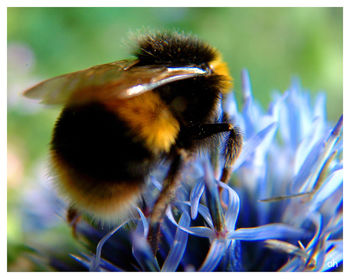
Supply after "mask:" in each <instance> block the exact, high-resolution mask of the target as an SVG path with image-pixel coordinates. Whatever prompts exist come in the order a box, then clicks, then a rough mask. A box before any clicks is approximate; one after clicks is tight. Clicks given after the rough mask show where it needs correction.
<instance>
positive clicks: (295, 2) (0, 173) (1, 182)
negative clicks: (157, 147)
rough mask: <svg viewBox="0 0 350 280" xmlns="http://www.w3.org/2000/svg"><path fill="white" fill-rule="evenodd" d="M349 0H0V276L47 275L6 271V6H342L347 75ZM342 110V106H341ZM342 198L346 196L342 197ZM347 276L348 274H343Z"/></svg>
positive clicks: (325, 276) (346, 86)
mask: <svg viewBox="0 0 350 280" xmlns="http://www.w3.org/2000/svg"><path fill="white" fill-rule="evenodd" d="M349 3H350V1H348V0H343V1H341V0H333V1H329V0H308V1H307V0H283V1H282V0H280V1H278V0H269V1H262V0H260V1H259V0H245V1H241V0H236V1H223V0H217V1H205V0H196V1H188V0H177V1H176V0H174V1H140V0H139V1H137V0H128V1H113V0H109V1H108V0H101V1H91V0H85V1H83V0H81V1H80V0H75V1H74V0H61V1H44V0H36V1H33V0H12V1H10V0H1V1H0V8H1V9H0V24H1V29H0V34H1V37H0V40H1V41H0V46H1V52H0V53H1V58H0V61H1V62H2V63H1V64H0V67H1V70H0V73H1V75H0V85H1V95H0V98H1V100H0V133H1V137H0V199H1V202H0V233H1V235H0V272H1V274H0V275H1V278H2V279H4V278H5V277H6V278H10V279H12V278H16V279H17V278H20V279H23V278H27V277H35V279H38V278H47V276H48V275H47V274H46V273H6V271H7V250H6V247H7V235H6V226H5V225H6V224H7V209H6V206H7V191H6V186H7V182H6V164H7V163H6V162H7V161H6V159H7V155H6V147H7V114H6V112H7V111H6V110H7V105H6V104H7V98H6V96H7V93H6V92H7V91H6V84H7V74H6V73H7V64H6V63H5V62H6V57H7V50H6V45H7V11H6V8H7V7H132V6H137V7H251V6H254V7H344V10H343V11H344V15H343V19H344V47H343V52H344V58H343V62H344V71H343V77H349V76H348V75H349V74H348V72H349V71H348V65H349V64H348V58H349V56H348V53H347V51H348V50H349V47H350V45H349V36H348V35H349V16H350V13H349V12H348V8H349ZM343 80H344V84H343V93H344V94H343V96H344V109H346V108H348V106H347V105H348V104H349V96H348V95H349V94H350V93H349V92H348V89H349V82H348V81H349V79H343ZM344 111H345V110H344ZM344 123H345V124H347V115H346V114H345V116H344ZM348 136H349V133H348V131H347V129H344V144H345V143H347V141H346V139H350V137H348ZM347 159H348V153H347V149H346V147H345V150H344V166H345V167H347V166H348V165H347ZM347 177H348V176H347V172H344V197H347V196H348V190H347V188H348V187H349V186H347V182H348V179H347ZM345 201H346V199H345ZM344 212H345V214H344V236H346V237H348V236H349V235H348V234H347V233H348V232H349V230H348V223H347V222H346V219H345V218H348V217H349V215H348V207H347V204H346V202H345V203H344ZM348 243H349V242H347V239H346V238H345V241H344V259H345V261H347V260H348V258H347V256H348V254H347V252H348V249H349V246H345V245H347V244H348ZM344 271H345V272H348V269H347V266H346V265H344ZM346 274H347V273H341V274H339V273H336V274H328V273H308V274H304V273H298V274H297V275H296V274H295V273H283V274H280V273H264V274H261V273H259V275H258V274H256V273H254V274H253V273H244V274H241V273H240V274H239V275H237V274H231V273H229V274H227V273H220V275H217V277H225V278H226V277H242V276H246V277H252V278H253V277H254V278H255V277H256V276H258V277H259V278H260V277H262V278H264V279H270V278H278V279H280V278H281V277H282V278H283V279H293V280H294V279H295V277H296V276H297V277H301V278H304V277H305V278H306V277H308V278H309V277H315V278H317V279H328V278H329V277H335V278H337V279H338V278H339V279H344V278H345V277H346V276H345V275H346ZM64 275H65V277H74V276H77V274H76V273H74V274H71V273H68V274H64ZM206 275H208V276H209V277H216V275H214V274H206ZM140 276H141V274H140V273H137V274H136V273H120V274H118V275H115V274H113V273H110V274H99V276H98V277H103V278H112V277H113V279H115V277H140ZM202 276H203V275H199V274H198V273H197V274H196V275H193V274H190V273H182V274H181V277H202ZM50 277H54V278H55V277H57V278H58V277H61V275H59V274H50ZM83 277H86V278H90V279H91V278H93V277H96V275H95V274H93V273H92V274H85V275H84V276H83ZM141 277H142V278H144V277H146V278H147V277H150V278H152V279H156V278H160V277H161V278H164V274H161V273H147V274H142V276H141ZM166 277H167V278H168V277H170V278H173V277H178V274H174V273H173V274H171V273H168V274H166ZM347 278H348V276H347Z"/></svg>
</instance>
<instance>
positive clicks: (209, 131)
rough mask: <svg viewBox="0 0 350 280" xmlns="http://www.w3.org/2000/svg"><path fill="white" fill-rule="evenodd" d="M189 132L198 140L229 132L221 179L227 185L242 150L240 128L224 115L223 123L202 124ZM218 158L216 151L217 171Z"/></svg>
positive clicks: (214, 161)
mask: <svg viewBox="0 0 350 280" xmlns="http://www.w3.org/2000/svg"><path fill="white" fill-rule="evenodd" d="M225 121H227V122H225ZM189 130H190V131H189V132H187V133H191V135H193V137H192V139H196V140H203V139H205V138H208V137H211V136H212V135H215V134H218V133H223V132H229V135H228V137H227V138H226V142H225V150H224V159H225V164H224V168H223V170H222V173H221V177H220V181H221V182H224V183H226V184H227V183H228V181H229V180H230V177H231V173H232V169H233V163H234V162H235V160H236V159H237V157H238V156H239V154H240V152H241V149H242V143H243V137H242V134H241V132H240V130H239V128H238V127H235V126H234V125H233V124H231V123H230V122H229V118H228V116H227V115H224V122H223V123H213V124H202V125H199V126H195V127H192V128H190V129H189ZM217 156H218V154H217V153H216V151H213V153H212V157H213V158H212V161H213V164H214V169H216V168H215V167H216V165H217V159H216V158H217ZM219 194H220V196H221V195H222V188H219ZM221 203H222V206H223V207H226V205H225V204H224V202H223V201H222V200H221Z"/></svg>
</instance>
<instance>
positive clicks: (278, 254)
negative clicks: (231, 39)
mask: <svg viewBox="0 0 350 280" xmlns="http://www.w3.org/2000/svg"><path fill="white" fill-rule="evenodd" d="M242 87H243V88H242V90H243V106H242V110H241V112H239V111H238V106H237V103H236V101H235V100H234V98H233V94H232V95H229V96H228V98H227V99H226V100H225V101H224V102H223V104H222V112H225V114H226V115H227V116H228V117H229V118H231V119H232V120H233V121H234V122H235V123H236V124H237V125H238V126H239V127H240V128H241V130H242V132H243V135H244V146H243V150H242V153H241V155H240V157H239V158H238V159H237V160H236V162H235V164H234V166H233V167H232V171H233V175H232V178H231V181H230V183H229V184H228V185H227V184H224V183H223V182H220V181H219V180H218V178H219V175H220V170H221V168H222V165H223V159H222V158H221V155H220V153H215V152H212V153H211V159H212V160H211V161H209V160H208V158H209V156H208V155H207V154H201V155H200V156H198V158H197V159H196V160H195V161H192V162H190V163H188V164H187V166H186V168H185V169H184V171H183V173H182V179H181V183H180V186H179V188H178V190H177V196H176V200H175V202H174V203H173V204H172V205H171V206H170V207H168V209H167V212H166V218H165V219H164V222H163V223H162V224H161V241H160V244H159V251H158V253H157V254H156V255H154V254H153V252H152V250H151V248H150V245H149V244H148V242H147V234H148V229H149V224H148V220H147V215H148V214H149V212H150V211H151V209H152V205H153V203H154V201H155V199H156V198H157V195H158V193H159V190H160V189H161V184H162V178H164V176H165V174H166V168H167V167H166V166H163V165H161V166H160V167H159V168H158V169H157V170H155V171H154V172H153V173H152V174H151V176H150V178H149V180H148V183H147V190H146V191H145V196H144V198H143V206H142V207H141V208H142V209H141V208H137V209H136V210H137V213H138V214H137V215H136V216H135V217H133V218H131V219H130V220H127V221H125V222H124V223H122V224H121V225H119V226H118V227H116V228H115V229H113V230H112V231H110V232H108V230H107V229H102V230H101V229H98V228H95V227H93V226H91V225H89V224H87V223H85V222H81V223H80V224H79V225H78V228H77V232H78V235H79V236H81V237H84V238H85V239H84V240H85V246H86V248H88V252H87V253H80V254H72V255H71V257H72V258H73V259H75V260H76V261H77V262H78V263H80V264H81V265H82V266H84V267H85V268H86V269H88V270H90V271H332V270H340V269H341V265H342V260H343V242H342V232H343V215H342V205H343V190H342V185H343V173H342V172H343V162H342V150H343V145H342V144H343V143H342V116H341V117H340V119H339V121H338V122H337V123H336V124H335V126H332V125H331V124H330V123H329V122H328V121H327V118H326V112H325V102H326V100H325V96H324V95H323V94H319V95H318V96H317V98H316V101H315V103H314V104H312V102H311V100H310V95H309V94H308V93H307V92H305V91H304V90H303V89H302V88H301V86H300V84H299V83H298V81H293V83H292V85H291V87H290V88H289V89H288V90H287V91H286V92H285V93H284V94H275V95H274V96H273V101H272V102H271V104H270V106H269V109H268V111H267V112H264V110H263V109H262V108H261V107H260V105H259V104H258V103H257V102H256V101H255V100H254V97H253V93H252V90H251V85H250V81H249V75H248V72H247V71H245V70H244V71H243V72H242ZM51 265H52V266H53V267H56V268H57V267H58V266H57V264H56V263H55V261H52V262H51Z"/></svg>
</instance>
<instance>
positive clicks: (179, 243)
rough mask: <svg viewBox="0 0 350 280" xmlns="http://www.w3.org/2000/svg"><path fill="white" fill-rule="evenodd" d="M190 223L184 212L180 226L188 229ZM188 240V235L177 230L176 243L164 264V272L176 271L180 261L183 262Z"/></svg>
mask: <svg viewBox="0 0 350 280" xmlns="http://www.w3.org/2000/svg"><path fill="white" fill-rule="evenodd" d="M190 222H191V220H190V217H189V216H188V214H187V212H183V214H182V216H181V218H180V221H179V225H180V226H182V227H188V226H189V225H190ZM187 238H188V234H187V233H186V232H184V231H183V230H181V229H180V228H177V230H176V234H175V239H174V243H173V244H172V246H171V249H170V252H169V254H168V256H167V258H166V260H165V262H164V264H163V267H162V271H176V269H177V267H178V265H179V263H180V261H181V260H182V256H183V254H184V253H185V249H186V246H187Z"/></svg>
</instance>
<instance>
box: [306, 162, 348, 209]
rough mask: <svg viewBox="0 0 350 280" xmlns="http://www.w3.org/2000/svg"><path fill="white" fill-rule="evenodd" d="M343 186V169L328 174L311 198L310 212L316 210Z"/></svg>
mask: <svg viewBox="0 0 350 280" xmlns="http://www.w3.org/2000/svg"><path fill="white" fill-rule="evenodd" d="M342 185H343V169H340V170H336V171H334V172H333V173H332V174H330V175H329V176H328V177H327V179H326V181H325V182H324V184H323V185H322V186H321V188H320V189H319V191H318V192H317V193H316V195H315V196H314V197H313V200H312V203H313V207H312V208H311V209H310V211H314V210H315V209H317V208H318V207H319V206H320V205H321V204H322V203H323V202H324V201H325V200H326V199H327V198H329V197H330V196H331V195H332V194H333V193H334V192H335V191H336V190H337V189H338V188H339V187H341V186H342Z"/></svg>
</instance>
